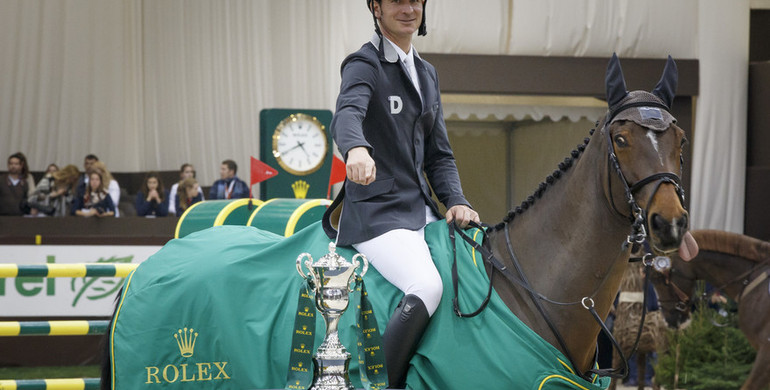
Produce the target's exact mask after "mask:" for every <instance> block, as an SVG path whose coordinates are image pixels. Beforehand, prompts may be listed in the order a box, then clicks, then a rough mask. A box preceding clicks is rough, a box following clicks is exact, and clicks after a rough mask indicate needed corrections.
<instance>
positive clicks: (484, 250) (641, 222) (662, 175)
mask: <svg viewBox="0 0 770 390" xmlns="http://www.w3.org/2000/svg"><path fill="white" fill-rule="evenodd" d="M649 106H653V107H658V108H662V109H664V110H666V111H667V112H668V111H669V109H668V107H666V106H664V105H662V104H658V103H655V102H632V103H628V104H625V105H622V106H620V107H619V108H617V109H615V110H610V112H609V113H608V114H607V117H606V119H605V122H604V127H603V131H604V132H605V134H606V137H607V145H608V152H607V154H608V164H607V166H608V168H607V169H608V173H609V172H610V169H611V168H610V167H613V168H614V170H615V172H616V173H617V175H618V177H619V178H620V181H621V182H622V183H623V186H624V194H625V200H626V202H627V203H628V204H629V207H630V208H631V216H628V215H627V214H624V213H622V212H620V211H619V210H618V208H617V207H616V205H615V201H614V198H613V196H612V187H611V183H612V178H611V175H609V174H608V176H607V180H608V188H609V198H610V202H611V204H612V208H613V209H614V210H615V212H617V213H618V214H620V215H621V216H623V217H624V218H628V219H629V220H630V221H631V222H632V225H631V227H632V232H631V234H629V236H628V238H627V239H626V241H625V242H624V243H623V244H622V245H621V251H620V252H621V254H622V253H623V252H625V251H626V250H627V249H628V246H629V244H633V245H635V246H640V247H642V248H644V251H645V254H644V255H643V256H642V261H643V263H644V265H645V282H644V286H645V287H644V288H645V291H646V288H647V286H648V284H649V271H650V268H651V266H652V258H653V255H652V248H651V245H650V243H649V240H648V237H647V229H646V226H648V221H647V212H646V210H644V209H642V208H641V207H640V206H639V205H638V203H637V202H636V199H635V198H634V194H635V193H636V192H638V191H639V190H641V189H642V188H643V187H645V186H646V185H648V184H651V183H655V188H654V190H653V191H652V194H651V195H650V198H649V200H648V202H647V206H648V207H649V205H650V203H651V201H652V199H653V197H654V196H655V194H656V193H657V191H658V189H659V188H660V186H661V185H662V184H663V183H670V184H672V185H674V187H675V188H676V191H677V194H678V195H679V198H680V201H681V202H682V206H683V207H684V190H683V189H682V187H681V179H680V176H679V175H677V174H675V173H672V172H659V173H654V174H652V175H650V176H648V177H646V178H644V179H642V180H639V181H638V182H636V183H634V184H633V185H629V184H628V181H627V180H626V178H625V176H624V175H623V172H622V170H621V168H620V161H619V160H618V158H617V155H616V154H615V148H614V144H613V142H612V138H611V135H610V129H609V127H610V123H612V118H614V117H615V116H616V115H617V114H619V113H620V112H622V111H624V110H626V109H629V108H633V107H649ZM680 162H681V164H680V170H681V169H682V167H683V165H684V164H683V157H682V156H681V154H680ZM450 225H451V226H450V227H449V237H450V240H451V243H452V248H453V251H454V262H453V264H452V282H453V289H454V298H453V300H452V304H453V309H454V312H455V314H456V315H457V316H459V317H463V318H465V317H473V316H476V315H478V314H479V313H481V312H482V311H483V310H484V309H485V308H486V306H487V304H488V303H489V300H490V297H491V295H492V283H493V280H494V274H495V271H497V272H500V273H501V274H502V275H503V276H505V278H506V279H508V281H510V282H511V283H513V284H515V285H518V286H520V287H522V288H523V289H525V290H526V291H527V293H528V294H529V296H530V298H531V299H532V302H533V303H534V305H535V307H536V308H537V310H538V312H540V314H541V316H542V317H543V319H544V320H545V322H546V324H547V325H548V327H549V328H550V329H551V332H552V333H553V335H554V337H555V338H556V340H557V342H558V343H559V345H560V346H561V349H562V350H563V351H564V354H565V355H566V356H567V359H569V361H570V363H571V364H572V366H573V367H574V368H575V370H574V372H575V373H576V374H577V375H578V376H580V377H581V378H583V379H584V380H586V381H588V382H591V378H590V377H589V374H596V375H600V376H608V377H612V378H621V377H625V376H626V375H627V373H628V359H627V358H626V356H625V354H624V353H623V351H622V349H621V348H620V345H619V344H618V342H617V340H615V338H614V337H613V335H612V332H611V331H610V330H609V329H608V328H607V326H606V324H605V323H604V321H603V320H602V319H601V317H600V316H599V314H598V313H597V312H596V309H595V308H594V300H593V297H594V296H595V295H596V293H597V292H598V287H597V289H596V290H595V291H594V292H592V293H591V295H590V296H586V297H583V298H582V299H581V300H580V301H573V302H558V301H554V300H551V299H548V298H547V297H545V296H544V295H542V294H540V293H538V292H537V291H536V290H535V289H534V288H532V286H531V285H530V283H529V281H528V280H527V277H526V275H525V274H524V271H523V269H522V268H521V265H520V263H519V260H518V259H517V257H516V254H515V253H514V250H513V245H512V243H511V239H510V234H509V223H508V222H507V221H504V234H505V238H506V246H507V250H508V255H509V257H510V258H511V261H512V263H513V265H514V268H515V269H516V272H517V273H518V276H516V275H514V274H513V273H512V272H511V270H510V269H508V268H507V267H506V266H505V265H504V264H503V263H502V262H500V261H499V260H498V259H497V258H496V257H495V256H494V254H492V252H491V250H490V249H489V248H488V240H487V236H486V231H485V230H484V228H483V227H482V226H479V225H476V224H472V225H473V226H474V227H477V228H479V229H481V231H482V233H483V239H482V243H483V244H484V245H479V244H478V243H477V242H476V241H474V240H473V239H472V238H470V237H468V236H467V235H466V234H465V233H464V232H463V231H462V230H461V229H460V228H459V227H458V226H457V225H455V224H454V223H452V224H450ZM455 233H457V234H459V235H460V237H462V238H463V240H465V241H466V242H467V243H468V244H470V245H471V246H472V247H473V248H474V249H476V250H477V251H479V252H480V253H481V254H482V258H483V259H484V263H485V264H489V266H490V271H489V274H490V277H489V283H490V284H489V291H488V292H487V296H486V298H485V299H484V301H483V302H482V303H481V305H479V308H478V309H477V310H475V311H474V312H472V313H463V312H462V310H461V309H460V307H459V300H458V274H457V253H456V247H455V245H454V243H455ZM541 301H546V302H548V303H551V304H554V305H561V306H570V305H577V304H581V305H582V306H583V307H584V308H585V309H586V310H588V311H589V312H590V313H591V315H592V317H593V318H594V320H595V321H596V322H597V324H598V325H599V327H600V328H601V331H602V332H604V333H605V335H606V336H608V338H609V339H610V342H611V343H612V346H613V348H615V349H616V350H617V351H618V352H619V354H620V357H621V359H622V366H621V367H620V368H617V369H613V368H611V369H598V368H594V369H591V370H589V371H588V372H586V373H582V372H580V371H579V370H577V367H578V366H577V364H575V360H574V358H573V357H572V355H571V354H570V351H569V349H568V348H567V346H566V342H565V341H564V338H563V337H562V335H561V333H560V332H559V330H558V329H557V328H556V326H555V325H554V323H553V321H552V320H551V318H550V316H549V315H548V313H547V312H546V311H545V308H544V307H543V305H542V302H541ZM646 309H647V294H646V293H645V294H644V302H643V308H642V318H641V321H640V323H639V329H638V332H637V336H636V341H635V343H634V346H633V348H632V352H631V354H633V353H634V352H635V351H636V349H637V346H638V343H639V339H640V336H641V332H642V328H643V325H644V319H645V315H646V312H647V310H646ZM597 357H598V355H597Z"/></svg>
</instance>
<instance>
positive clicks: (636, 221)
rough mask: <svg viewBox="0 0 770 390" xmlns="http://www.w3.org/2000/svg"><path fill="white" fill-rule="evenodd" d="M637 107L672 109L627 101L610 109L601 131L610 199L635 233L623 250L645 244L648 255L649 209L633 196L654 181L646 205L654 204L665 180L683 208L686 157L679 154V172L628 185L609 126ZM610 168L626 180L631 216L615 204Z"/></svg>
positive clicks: (626, 196)
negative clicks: (618, 117) (683, 170)
mask: <svg viewBox="0 0 770 390" xmlns="http://www.w3.org/2000/svg"><path fill="white" fill-rule="evenodd" d="M634 107H655V108H660V109H662V110H665V111H666V112H669V109H668V107H666V106H665V105H663V104H660V103H656V102H650V101H645V102H633V103H627V104H624V105H622V106H620V107H618V108H616V109H614V110H611V111H610V112H609V113H608V114H607V116H606V118H605V120H604V127H603V128H602V131H603V132H604V134H605V136H606V139H607V156H608V158H607V172H608V175H607V188H608V192H609V198H610V204H611V205H612V209H613V210H615V212H616V213H618V214H620V215H621V216H623V217H625V218H628V219H629V220H630V221H631V222H632V224H631V227H632V232H631V234H629V236H628V238H627V239H626V242H625V243H624V244H623V249H624V250H625V249H626V248H627V247H628V245H636V246H638V245H644V246H645V247H646V248H645V251H646V252H647V253H648V254H649V253H650V252H651V250H650V247H649V242H648V240H647V232H648V231H649V220H648V215H647V210H645V209H643V208H641V207H640V206H639V204H638V203H637V201H636V198H634V194H636V193H637V192H638V191H639V190H641V189H642V188H644V187H645V186H646V185H648V184H650V183H654V185H655V187H654V189H653V190H652V193H651V194H650V197H649V199H648V200H647V207H649V206H650V204H651V203H652V199H653V198H654V197H655V194H656V193H657V192H658V189H660V186H661V185H663V183H669V184H671V185H673V186H674V188H675V190H676V193H677V195H678V196H679V201H680V202H681V204H682V207H684V204H685V196H684V189H683V188H682V179H681V178H680V176H681V173H682V169H683V167H684V156H682V153H680V154H679V162H680V164H679V175H677V174H676V173H673V172H657V173H653V174H652V175H650V176H647V177H645V178H644V179H641V180H639V181H637V182H636V183H634V184H629V183H628V180H627V179H626V177H625V175H624V174H623V170H622V169H621V168H620V161H619V160H618V156H617V154H616V153H615V144H614V143H613V142H612V134H611V133H612V132H611V131H610V125H611V124H612V119H613V118H615V116H617V115H618V114H620V113H621V112H623V111H625V110H627V109H630V108H634ZM610 169H614V170H615V173H616V174H617V175H618V177H619V178H620V182H621V183H623V191H624V197H625V201H626V203H628V205H629V207H630V208H631V215H630V216H629V215H627V214H625V213H623V212H621V211H620V210H618V208H617V206H616V205H615V198H614V197H613V196H612V178H611V175H610V174H609V173H610Z"/></svg>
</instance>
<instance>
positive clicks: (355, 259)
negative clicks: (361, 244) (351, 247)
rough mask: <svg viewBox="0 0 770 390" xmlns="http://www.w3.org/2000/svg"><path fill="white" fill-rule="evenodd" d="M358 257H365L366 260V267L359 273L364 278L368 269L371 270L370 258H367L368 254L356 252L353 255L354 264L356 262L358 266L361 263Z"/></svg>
mask: <svg viewBox="0 0 770 390" xmlns="http://www.w3.org/2000/svg"><path fill="white" fill-rule="evenodd" d="M358 258H361V259H363V262H364V269H363V270H362V271H361V274H360V275H358V276H360V277H362V278H363V277H364V275H366V271H368V270H369V260H368V259H367V258H366V256H365V255H364V254H362V253H358V254H356V255H355V256H353V264H355V265H356V268H358V266H359V264H360V262H359V261H358Z"/></svg>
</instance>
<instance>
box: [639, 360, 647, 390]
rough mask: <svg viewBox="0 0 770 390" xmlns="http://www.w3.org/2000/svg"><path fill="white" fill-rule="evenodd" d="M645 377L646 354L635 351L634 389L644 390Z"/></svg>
mask: <svg viewBox="0 0 770 390" xmlns="http://www.w3.org/2000/svg"><path fill="white" fill-rule="evenodd" d="M646 375H647V352H641V351H636V383H637V385H636V388H637V389H639V390H644V383H645V376H646Z"/></svg>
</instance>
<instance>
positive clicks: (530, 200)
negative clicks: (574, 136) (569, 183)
mask: <svg viewBox="0 0 770 390" xmlns="http://www.w3.org/2000/svg"><path fill="white" fill-rule="evenodd" d="M599 124H600V121H599V120H597V121H596V123H595V124H594V126H595V127H594V128H592V129H591V130H590V131H589V135H591V136H593V135H594V131H596V129H598V128H599ZM590 141H591V138H590V137H586V138H584V139H583V143H582V144H578V145H577V146H576V147H575V149H573V150H572V152H570V155H569V157H567V158H565V159H564V161H562V162H560V163H559V166H558V169H556V170H555V171H553V173H551V174H550V175H548V176H546V178H545V181H543V182H542V183H540V185H539V186H538V187H537V190H535V193H534V194H532V195H530V196H528V197H527V199H525V200H524V201H522V202H521V204H520V205H519V206H516V208H514V209H512V210H510V211H508V215H506V216H505V218H503V221H502V222H500V223H498V224H497V225H495V226H492V227H491V229H490V230H502V229H503V228H504V227H505V224H507V223H510V222H512V221H513V219H514V218H515V217H516V216H517V215H519V214H522V213H523V212H524V211H526V210H527V209H528V208H530V207H531V206H532V205H534V204H535V200H537V199H540V198H541V197H543V193H545V190H546V189H548V186H549V185H551V184H553V183H555V182H556V180H558V179H559V178H561V176H562V174H563V173H565V172H567V170H569V169H570V168H571V167H572V164H574V162H575V160H577V159H578V157H580V155H581V154H582V153H583V151H585V149H586V145H588V142H590Z"/></svg>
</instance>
